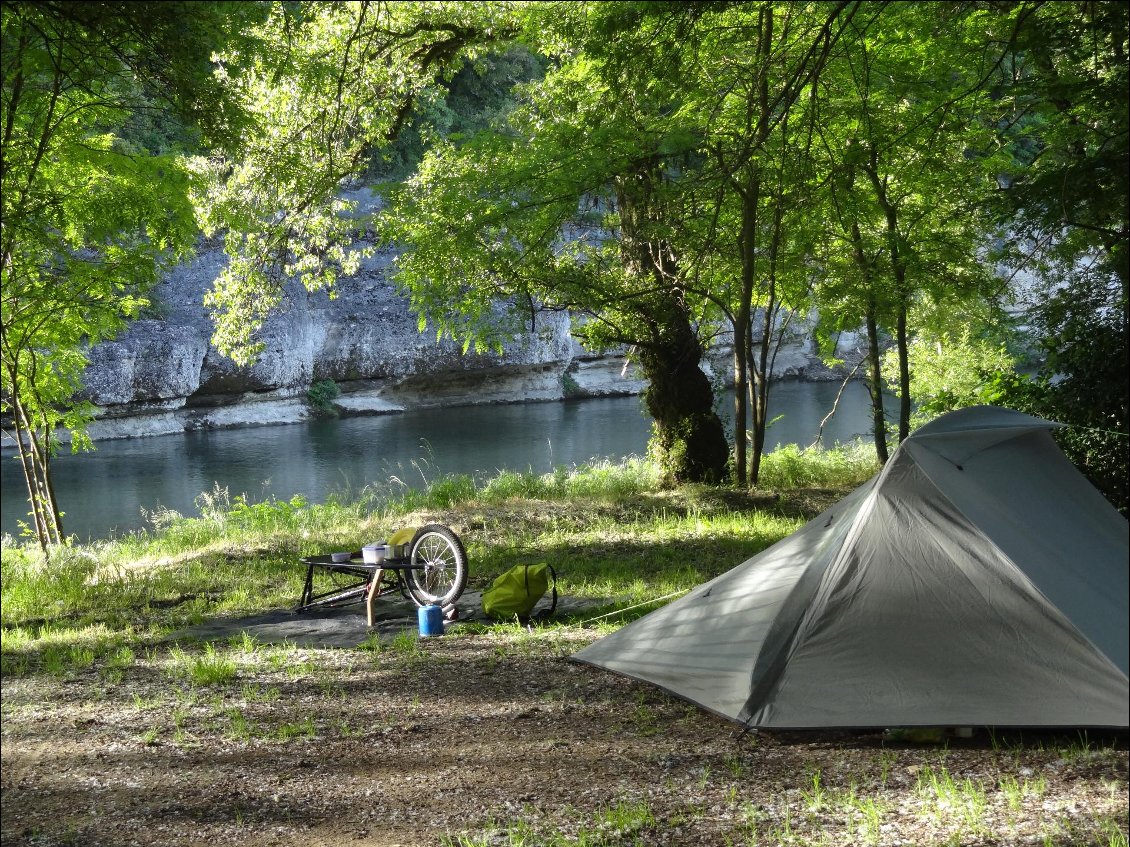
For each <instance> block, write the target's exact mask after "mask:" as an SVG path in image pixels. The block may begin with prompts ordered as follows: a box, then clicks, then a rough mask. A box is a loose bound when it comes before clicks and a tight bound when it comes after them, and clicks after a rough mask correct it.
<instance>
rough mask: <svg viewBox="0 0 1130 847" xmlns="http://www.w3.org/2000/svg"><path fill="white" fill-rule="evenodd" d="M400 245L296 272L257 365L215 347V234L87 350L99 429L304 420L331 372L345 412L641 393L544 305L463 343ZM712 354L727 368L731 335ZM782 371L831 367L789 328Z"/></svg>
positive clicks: (630, 376)
mask: <svg viewBox="0 0 1130 847" xmlns="http://www.w3.org/2000/svg"><path fill="white" fill-rule="evenodd" d="M392 259H393V255H392V254H391V253H390V252H388V251H385V252H377V253H376V254H375V255H374V256H372V257H371V258H369V259H367V260H366V261H365V262H364V264H363V265H362V267H361V270H360V271H359V272H358V273H357V274H356V275H354V276H351V277H346V278H342V279H340V280H339V281H338V284H337V288H336V296H335V297H334V298H333V299H331V298H330V297H329V296H327V295H326V294H325V293H324V292H320V293H316V294H310V293H308V292H306V291H305V290H304V289H303V288H302V287H301V286H299V285H297V284H293V285H291V286H290V288H289V289H288V291H287V297H286V306H285V307H284V309H283V310H281V311H280V312H279V313H277V314H275V315H273V316H272V317H271V318H270V319H269V320H268V321H267V323H266V325H265V326H264V328H263V333H262V338H263V340H264V341H265V343H266V347H265V349H264V351H263V353H262V355H261V356H260V357H259V360H258V361H257V362H256V363H255V364H254V365H253V366H251V367H246V368H244V367H238V366H236V365H235V364H234V363H233V362H232V361H231V360H230V359H228V358H226V357H224V356H222V355H221V354H220V353H218V352H217V351H216V350H214V349H212V348H211V345H210V338H211V335H212V322H211V320H210V318H209V316H208V314H207V312H206V311H205V309H204V306H203V297H204V293H205V292H206V291H207V290H208V288H209V287H210V286H211V284H212V281H213V280H214V279H215V278H216V276H217V275H218V274H219V272H220V270H221V269H222V268H223V264H224V262H225V261H226V257H225V256H224V254H223V252H222V250H220V249H219V248H218V247H216V246H212V247H208V246H202V247H201V249H200V251H199V252H198V254H197V255H196V257H195V258H194V259H193V260H192V261H190V262H187V263H185V264H184V265H181V266H180V267H177V268H176V269H174V270H173V271H172V272H171V273H170V274H169V275H168V276H167V277H166V279H165V280H164V281H162V282H161V283H160V284H159V285H158V286H157V288H156V289H155V290H154V292H153V295H152V298H151V299H152V300H153V303H154V308H153V310H152V313H153V315H154V316H153V317H148V318H146V319H143V320H138V321H136V322H135V323H133V324H132V325H131V326H130V327H129V328H128V329H127V330H126V331H125V332H124V333H122V335H121V336H119V337H118V339H116V340H115V341H112V342H107V343H103V344H99V345H97V346H96V347H94V348H92V349H91V350H90V366H89V367H88V369H87V371H86V374H85V383H86V392H85V393H86V396H87V397H88V399H90V400H91V401H93V402H94V403H95V404H96V405H97V406H99V407H100V409H101V410H102V411H101V413H100V414H99V417H98V420H97V421H95V423H94V424H93V425H92V426H91V436H92V437H93V438H95V439H96V440H98V439H106V438H123V437H131V436H138V435H155V434H163V433H170V432H179V431H183V430H187V429H200V428H216V427H226V426H240V425H250V424H261V423H283V422H293V421H300V420H303V419H305V418H308V417H310V416H311V414H313V411H312V409H311V406H310V404H309V403H308V402H307V393H308V391H309V389H310V386H311V384H312V383H315V382H319V381H322V380H333V381H334V382H335V383H336V385H337V386H338V388H339V389H340V392H341V394H340V396H338V397H337V398H336V400H335V401H334V404H335V405H336V407H337V411H338V412H339V413H341V414H380V413H386V412H396V411H401V410H404V409H407V408H420V407H432V406H455V405H466V404H476V403H505V402H522V401H531V400H559V399H562V398H563V397H566V396H602V395H616V394H633V393H638V392H639V391H641V390H642V389H643V387H644V383H643V382H642V381H641V380H640V378H639V375H638V374H637V372H636V371H635V369H634V368H633V366H632V364H631V357H630V355H629V356H628V357H625V356H623V355H611V356H597V355H592V354H588V353H586V352H585V351H583V350H582V349H581V348H580V347H579V346H578V345H577V344H576V342H575V341H573V340H572V338H571V337H570V335H569V317H568V315H566V314H563V313H560V312H552V313H542V314H539V315H538V316H537V319H536V321H535V330H534V331H532V332H521V333H518V334H517V335H515V336H514V337H512V338H511V339H510V340H509V341H508V343H507V344H506V345H505V346H504V349H503V351H502V353H501V354H500V355H494V354H489V355H487V354H473V353H472V354H463V353H462V351H461V349H460V346H459V345H458V344H456V343H454V342H451V341H449V340H444V341H437V340H436V337H435V332H434V331H431V330H427V329H426V330H425V331H424V332H422V333H421V332H420V331H419V330H418V319H417V316H416V315H415V314H413V313H412V312H411V311H410V309H409V307H408V302H407V300H406V299H405V298H404V297H402V296H401V295H400V294H398V293H397V291H396V289H395V286H394V285H393V284H392V282H391V281H390V278H389V276H390V269H391V264H392ZM706 367H707V368H708V369H709V368H713V369H715V370H716V371H717V372H718V373H719V374H727V373H729V370H730V368H729V364H728V362H727V361H726V354H725V347H724V345H723V346H721V347H718V348H717V349H716V350H715V353H714V358H713V359H712V360H711V361H709V362H708V363H707V364H706ZM775 374H776V375H777V376H778V377H790V376H791V377H799V378H827V376H828V374H827V373H826V372H825V369H823V367H822V365H821V364H820V360H819V357H818V356H816V355H815V351H814V349H813V345H812V343H811V341H810V340H809V339H808V338H807V337H806V336H805V335H804V334H803V333H801V334H797V335H796V336H795V337H794V338H792V339H791V340H790V342H789V344H788V345H787V346H786V348H785V349H783V350H782V352H781V354H780V355H779V357H778V362H777V367H776V368H775Z"/></svg>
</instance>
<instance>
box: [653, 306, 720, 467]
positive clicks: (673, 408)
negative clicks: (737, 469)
mask: <svg viewBox="0 0 1130 847" xmlns="http://www.w3.org/2000/svg"><path fill="white" fill-rule="evenodd" d="M653 315H654V316H655V318H656V321H655V324H654V327H655V336H654V343H650V344H647V345H641V346H640V348H639V351H640V367H641V369H642V370H643V374H644V376H645V377H647V380H648V387H647V390H646V391H645V392H644V403H645V405H646V406H647V410H648V413H649V414H650V415H651V416H652V418H653V419H654V421H655V424H654V431H653V434H652V443H651V448H652V450H653V451H654V452H655V454H656V455H657V457H658V458H659V461H660V464H661V465H662V467H663V470H664V475H665V476H666V477H667V478H668V480H669V481H671V482H707V483H720V482H723V481H724V480H725V478H726V466H727V459H728V458H729V448H728V447H727V444H726V433H725V431H724V430H723V428H722V421H721V420H720V419H719V418H718V414H717V413H716V412H715V411H714V392H713V390H712V389H711V387H710V380H708V379H707V378H706V374H704V373H703V372H702V369H701V368H700V367H699V362H700V361H701V360H702V345H701V343H700V342H699V340H698V336H697V335H696V334H695V331H694V328H693V327H692V326H691V322H690V320H689V316H688V315H687V312H686V310H685V309H684V308H683V306H682V303H681V302H680V299H679V298H678V297H677V296H672V295H670V294H666V295H661V296H660V297H658V298H655V300H653Z"/></svg>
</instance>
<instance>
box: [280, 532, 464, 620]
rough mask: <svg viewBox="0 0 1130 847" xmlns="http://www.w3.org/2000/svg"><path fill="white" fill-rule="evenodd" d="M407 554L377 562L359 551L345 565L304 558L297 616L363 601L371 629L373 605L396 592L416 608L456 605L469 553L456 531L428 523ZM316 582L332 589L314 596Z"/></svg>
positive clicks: (323, 558) (330, 559)
mask: <svg viewBox="0 0 1130 847" xmlns="http://www.w3.org/2000/svg"><path fill="white" fill-rule="evenodd" d="M407 548H408V549H407V554H406V555H405V556H402V557H396V558H387V559H384V560H382V561H381V562H378V563H375V564H374V563H369V562H366V561H365V559H364V556H363V555H362V553H361V552H360V551H357V552H353V553H350V554H349V560H348V561H345V562H335V561H334V560H333V556H332V555H329V554H320V555H315V556H305V557H303V558H302V559H300V560H299V561H300V562H301V563H302V564H303V565H305V566H306V580H305V582H304V584H303V586H302V597H301V599H300V600H299V601H298V606H297V607H296V609H295V611H297V612H305V611H306V610H308V609H313V608H317V607H320V606H331V605H343V604H347V603H357V602H360V601H361V599H362V598H364V599H365V608H366V611H367V613H368V620H369V626H372V625H373V601H374V600H376V598H377V597H382V596H384V595H386V594H391V593H393V592H394V591H396V592H399V593H400V594H401V595H402V596H405V597H407V598H408V599H410V600H411V601H412V602H413V603H415V604H416V605H417V606H428V605H436V606H447V605H449V604H451V603H454V602H455V601H456V600H457V599H458V598H459V596H460V595H461V594H462V593H463V589H464V588H465V587H466V585H467V553H466V550H464V548H463V543H462V542H461V541H460V540H459V536H457V535H456V534H455V533H454V532H452V531H451V530H450V529H449V528H448V527H446V526H443V525H442V524H428V525H427V526H424V527H421V528H420V529H419V530H417V532H416V534H415V535H414V536H413V538H412V542H411V544H409V545H407ZM317 577H327V578H328V580H329V582H330V583H331V584H332V588H328V589H325V588H323V590H322V591H320V592H319V591H317V589H316V588H315V582H316V581H324V580H318V579H317Z"/></svg>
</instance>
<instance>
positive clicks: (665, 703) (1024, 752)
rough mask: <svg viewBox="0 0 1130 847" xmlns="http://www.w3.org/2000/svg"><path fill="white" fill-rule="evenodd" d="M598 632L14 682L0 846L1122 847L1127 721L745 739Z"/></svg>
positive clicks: (483, 636) (271, 656)
mask: <svg viewBox="0 0 1130 847" xmlns="http://www.w3.org/2000/svg"><path fill="white" fill-rule="evenodd" d="M595 637H597V636H596V634H595V633H594V632H592V631H586V630H580V629H573V630H554V631H549V630H547V631H544V632H532V633H522V632H514V631H513V630H511V631H509V632H503V631H486V632H483V633H477V634H464V635H450V636H445V637H442V638H433V639H428V640H423V641H421V640H418V639H416V638H414V637H413V636H412V634H411V633H410V632H407V633H405V634H403V635H401V636H399V637H391V636H385V637H384V638H383V640H379V641H378V640H376V639H374V640H372V641H370V642H368V643H367V644H365V645H362V647H359V648H351V649H349V648H347V649H342V648H308V647H298V646H293V645H291V646H285V645H282V646H280V645H269V644H263V643H259V642H256V643H254V644H250V645H248V644H245V645H243V646H242V647H241V648H239V649H236V648H224V649H220V648H218V649H217V650H216V651H215V654H222V655H224V656H228V655H230V656H231V657H232V659H234V661H235V662H236V667H235V670H234V675H229V676H228V678H227V679H226V680H224V681H221V682H218V683H212V684H204V683H202V682H201V681H200V680H196V681H194V680H193V679H192V677H191V676H190V669H191V668H192V667H194V666H195V667H200V666H202V665H207V664H208V662H209V661H210V659H211V657H212V655H214V654H209V653H208V652H207V651H206V648H202V647H201V646H200V645H199V644H191V643H187V642H186V643H185V644H184V645H183V646H181V645H177V644H163V645H160V646H158V647H155V648H153V649H151V650H149V651H148V652H147V653H146V654H145V655H135V656H123V657H122V660H121V661H120V662H115V663H113V664H114V666H113V667H101V668H98V667H92V668H90V669H89V670H86V671H82V672H77V673H72V674H70V675H57V676H56V675H48V674H40V675H35V676H27V677H19V678H5V679H4V681H3V723H2V741H3V749H2V810H3V818H2V827H0V843H2V844H3V845H12V847H15V846H16V845H29V847H30V845H62V844H69V845H134V844H136V845H155V847H163V846H164V845H168V847H186V845H205V844H207V845H210V847H212V846H213V845H221V844H240V845H289V844H301V845H310V846H311V847H314V846H315V845H327V846H328V845H333V846H334V847H337V845H381V847H391V845H403V847H416V845H420V846H421V847H422V846H423V845H435V844H459V845H496V844H497V845H516V844H522V845H558V844H584V845H629V844H643V845H651V844H656V845H719V847H721V845H730V844H733V845H744V844H749V845H753V844H758V845H763V844H805V845H807V844H826V845H848V844H877V845H896V844H914V845H935V844H936V845H942V844H949V845H958V844H960V845H1013V844H1016V845H1020V844H1038V845H1043V844H1054V845H1069V844H1070V845H1076V844H1102V845H1125V844H1126V833H1127V810H1128V800H1127V744H1126V737H1125V735H1118V736H1113V737H1110V736H1097V735H1095V734H1093V733H1092V734H1091V735H1090V736H1088V737H1087V738H1086V739H1085V740H1082V739H1080V738H1079V737H1078V736H1076V735H1065V736H1062V737H1059V736H1052V735H1047V734H1042V735H1035V734H1027V735H1025V736H1023V737H1020V736H1017V735H1015V734H1012V735H1005V734H999V735H998V734H989V733H986V732H984V731H979V732H978V733H976V734H975V735H974V737H973V738H971V739H963V738H947V739H946V740H945V741H943V742H941V743H918V744H916V743H911V742H910V741H908V740H906V739H903V740H896V739H894V738H892V737H890V736H889V735H884V734H883V733H881V732H871V733H840V734H811V733H795V734H791V735H786V734H776V733H774V734H769V733H761V734H759V733H747V734H745V735H741V734H740V733H739V732H738V731H737V728H736V727H735V726H734V725H732V724H730V723H727V722H724V721H722V720H720V719H717V718H715V717H713V716H711V715H709V714H707V713H705V712H703V711H702V710H700V709H698V708H696V707H694V706H692V705H689V704H687V703H685V702H683V701H681V700H677V699H675V698H671V697H668V696H667V695H665V694H663V693H662V692H660V691H658V690H656V689H654V688H652V687H650V686H645V685H641V684H638V683H635V682H632V681H630V680H626V679H623V678H620V677H616V676H613V675H610V674H608V673H605V672H603V671H600V670H598V669H595V668H591V667H588V666H585V665H580V664H577V663H574V662H571V661H569V660H568V658H567V657H568V655H570V654H571V653H573V652H574V651H576V650H578V649H580V648H581V647H582V646H584V645H585V644H587V643H589V642H590V641H591V640H592V639H594V638H595ZM220 644H221V645H224V644H225V642H220ZM228 649H230V653H229V652H228Z"/></svg>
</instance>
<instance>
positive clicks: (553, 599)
mask: <svg viewBox="0 0 1130 847" xmlns="http://www.w3.org/2000/svg"><path fill="white" fill-rule="evenodd" d="M545 566H546V567H547V568H549V575H550V577H551V581H550V584H549V591H550V595H549V596H550V601H549V608H548V609H542V610H541V611H540V612H538V613H537V614H536V615H534V616H533V618H532V619H533V620H537V621H541V620H545V619H546V618H548V617H549V616H550V615H552V614H553V611H554V610H555V609H556V608H557V571H555V570H554V569H553V565H551V564H549V562H546V563H545ZM526 567H527V571H526V572H527V574H528V573H529V570H528V568H529V566H528V565H527V566H526Z"/></svg>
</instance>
